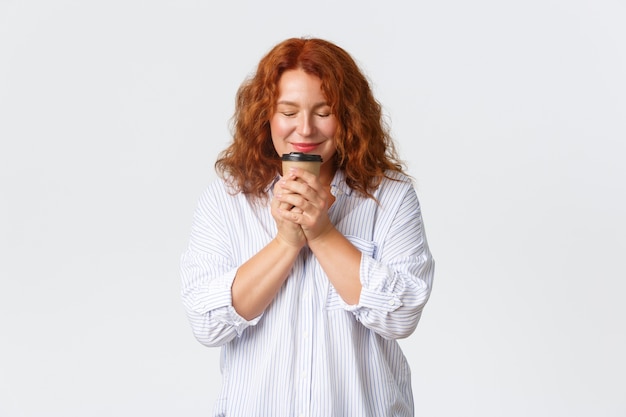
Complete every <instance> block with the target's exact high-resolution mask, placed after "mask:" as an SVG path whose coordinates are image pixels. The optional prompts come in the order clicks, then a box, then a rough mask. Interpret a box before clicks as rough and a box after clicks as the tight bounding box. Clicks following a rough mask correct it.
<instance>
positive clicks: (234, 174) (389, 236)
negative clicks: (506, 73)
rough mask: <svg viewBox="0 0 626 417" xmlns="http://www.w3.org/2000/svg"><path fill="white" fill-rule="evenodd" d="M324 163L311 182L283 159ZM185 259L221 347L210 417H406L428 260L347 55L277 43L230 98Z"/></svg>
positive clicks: (303, 42)
mask: <svg viewBox="0 0 626 417" xmlns="http://www.w3.org/2000/svg"><path fill="white" fill-rule="evenodd" d="M292 152H299V153H304V154H314V155H319V156H321V159H322V164H321V167H320V172H319V175H315V174H313V173H311V172H309V171H307V170H304V169H301V168H297V167H296V168H290V169H288V170H286V171H287V172H283V171H282V165H281V156H282V155H283V154H289V153H292ZM216 169H217V172H218V174H219V178H218V179H217V180H215V181H214V182H213V183H212V184H211V185H210V186H209V187H208V188H207V189H206V190H205V191H204V193H203V194H202V195H201V197H200V199H199V202H198V207H197V209H196V212H195V215H194V219H193V226H192V231H191V237H190V241H189V246H188V248H187V250H186V251H185V252H184V254H183V256H182V259H181V277H182V299H183V304H184V306H185V308H186V311H187V314H188V317H189V321H190V323H191V327H192V330H193V332H194V335H195V336H196V338H197V339H198V341H200V343H202V344H204V345H206V346H220V347H221V349H222V354H221V355H222V356H221V370H222V388H221V392H220V394H219V397H218V400H217V403H216V404H215V408H214V413H213V415H214V416H235V417H253V416H267V417H294V416H312V417H315V416H319V417H332V416H336V417H350V416H354V417H366V416H372V417H374V416H376V417H386V416H389V417H391V416H413V415H414V412H413V408H414V407H413V393H412V389H411V375H410V369H409V366H408V363H407V360H406V358H405V356H404V354H403V353H402V351H401V349H400V346H399V344H398V343H397V339H400V338H405V337H408V336H409V335H411V334H412V333H413V331H414V330H415V328H416V326H417V323H418V321H419V319H420V317H421V314H422V310H423V308H424V306H425V304H426V302H427V300H428V298H429V296H430V292H431V287H432V281H433V273H434V261H433V258H432V256H431V253H430V251H429V248H428V244H427V241H426V236H425V232H424V225H423V222H422V215H421V209H420V204H419V201H418V199H417V195H416V192H415V189H414V187H413V185H412V182H411V180H410V178H409V177H408V175H406V173H405V172H404V168H403V165H402V163H401V162H400V160H399V158H398V155H397V154H396V150H395V147H394V144H393V141H392V139H391V138H390V135H389V133H388V131H387V129H386V127H385V125H384V123H383V121H382V111H381V106H380V104H379V103H378V102H377V101H376V99H375V98H374V96H373V94H372V90H371V87H370V85H369V83H368V81H367V79H366V78H365V76H364V75H363V73H362V72H361V70H360V69H359V68H358V66H357V64H356V63H355V61H354V60H353V58H352V57H351V56H350V55H349V54H348V53H347V52H346V51H345V50H343V49H342V48H340V47H339V46H337V45H335V44H333V43H331V42H328V41H325V40H322V39H299V38H294V39H287V40H285V41H283V42H281V43H279V44H278V45H276V46H275V47H274V48H273V49H271V50H270V51H269V53H268V54H267V55H266V56H265V57H263V58H262V59H261V61H260V62H259V65H258V68H257V70H256V72H255V74H254V75H253V76H251V77H250V78H249V79H247V80H246V81H245V82H244V83H243V84H242V86H241V87H240V89H239V91H238V93H237V97H236V109H235V114H234V118H233V139H232V142H231V144H230V145H229V146H228V147H227V148H226V149H225V150H224V151H223V152H222V153H221V154H220V155H219V157H218V160H217V162H216Z"/></svg>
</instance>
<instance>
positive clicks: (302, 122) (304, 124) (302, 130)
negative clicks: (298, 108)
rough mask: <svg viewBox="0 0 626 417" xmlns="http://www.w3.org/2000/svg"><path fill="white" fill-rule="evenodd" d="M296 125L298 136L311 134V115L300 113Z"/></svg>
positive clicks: (312, 128)
mask: <svg viewBox="0 0 626 417" xmlns="http://www.w3.org/2000/svg"><path fill="white" fill-rule="evenodd" d="M298 119H299V120H298V126H297V129H296V132H297V133H298V134H299V135H300V136H304V137H306V136H311V135H312V134H313V132H314V130H315V126H314V125H313V118H312V117H311V115H308V114H305V113H302V114H301V115H300V117H299V118H298Z"/></svg>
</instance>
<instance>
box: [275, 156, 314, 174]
mask: <svg viewBox="0 0 626 417" xmlns="http://www.w3.org/2000/svg"><path fill="white" fill-rule="evenodd" d="M282 161H283V175H285V173H287V172H288V171H289V168H291V167H297V168H302V169H304V170H306V171H309V172H310V173H312V174H314V175H316V176H319V175H320V166H321V165H322V157H321V156H320V155H312V154H308V153H302V152H291V153H284V154H283V156H282Z"/></svg>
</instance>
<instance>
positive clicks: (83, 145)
mask: <svg viewBox="0 0 626 417" xmlns="http://www.w3.org/2000/svg"><path fill="white" fill-rule="evenodd" d="M625 21H626V6H625V4H624V3H623V2H622V1H620V0H614V1H611V0H586V1H581V0H573V1H571V0H570V1H566V0H541V1H539V0H527V1H495V0H478V1H474V2H464V1H460V0H444V1H436V2H435V1H419V2H416V3H415V2H413V3H412V2H408V1H399V0H398V1H394V0H391V1H386V2H382V1H378V2H373V1H357V0H349V1H343V2H341V1H327V0H320V1H317V2H310V3H294V2H287V1H280V0H268V1H264V2H255V1H251V0H250V1H232V2H209V1H194V0H177V1H164V0H157V1H150V2H148V1H139V0H124V1H121V0H110V1H77V0H75V1H69V0H57V1H53V2H52V1H43V0H19V1H18V0H0V139H1V142H0V174H1V177H0V187H1V188H0V214H1V217H0V416H2V417H18V416H19V417H22V416H24V417H31V416H62V417H71V416H77V417H78V416H80V417H83V416H116V417H117V416H144V415H146V416H147V415H150V416H154V417H160V416H183V415H184V416H208V415H210V411H211V409H212V406H213V401H214V399H215V397H216V395H217V391H218V389H219V384H220V374H219V350H218V349H209V348H205V347H203V346H201V345H200V344H198V343H197V342H196V341H195V340H194V339H193V336H192V334H191V330H190V328H189V326H188V324H187V321H186V318H185V315H184V312H183V309H182V305H181V302H180V297H179V275H178V262H179V256H180V253H181V252H182V251H183V250H184V247H185V245H186V243H187V238H188V233H189V230H190V226H191V218H192V213H193V210H194V208H195V204H196V199H197V198H198V196H199V195H200V193H201V191H202V190H203V189H204V187H205V186H206V185H207V184H208V183H209V182H210V181H211V180H212V179H213V178H215V173H214V171H213V163H214V161H215V158H216V156H217V153H218V152H219V151H220V150H221V149H222V148H223V147H224V146H225V144H226V143H227V142H228V140H229V125H228V123H229V118H230V117H231V114H232V111H233V107H234V106H233V103H234V95H235V92H236V90H237V88H238V86H239V84H240V83H241V82H242V81H243V79H244V78H245V77H246V76H247V75H248V74H249V73H251V72H252V71H254V68H255V65H256V63H257V62H258V60H259V59H260V58H261V56H262V55H264V54H265V53H266V52H267V51H268V50H269V49H270V48H271V47H272V46H273V45H274V44H275V43H277V42H279V41H281V40H283V39H285V38H287V37H293V36H317V37H323V38H326V39H328V40H331V41H334V42H336V43H338V44H339V45H340V46H342V47H344V48H345V49H346V50H348V51H349V52H350V53H351V54H352V55H353V56H354V57H355V59H356V60H357V61H358V62H359V63H360V64H361V66H362V68H363V70H364V71H365V72H366V74H367V75H368V77H369V78H370V79H371V80H372V85H373V87H374V89H375V92H376V95H377V97H378V99H379V101H380V102H381V103H382V105H383V107H384V110H385V114H386V115H387V117H388V119H389V121H390V124H391V127H392V132H393V135H394V137H395V138H396V140H397V141H398V144H399V148H400V151H401V154H402V156H403V158H404V159H405V160H406V162H407V165H408V167H409V171H410V173H411V174H412V175H413V176H414V177H415V179H416V186H417V189H418V194H419V196H420V200H421V202H422V206H423V214H424V219H425V223H426V228H427V233H428V238H429V241H430V245H431V249H432V251H433V253H434V255H435V257H436V260H437V271H436V276H435V286H434V290H433V294H432V298H431V300H430V303H429V305H428V306H427V308H426V310H425V312H424V315H423V317H422V321H421V323H420V325H419V326H418V328H417V330H416V332H415V333H414V334H413V335H412V336H411V337H410V338H408V339H406V340H403V341H402V342H401V343H402V345H403V347H404V349H405V352H406V355H407V357H408V359H409V361H410V363H411V366H412V370H413V384H414V391H415V402H416V414H417V415H418V416H423V417H450V416H481V417H492V416H493V417H496V416H497V417H500V416H528V415H533V416H569V417H582V416H607V417H624V416H626V377H625V375H626V359H625V353H624V352H626V330H625V329H626V303H624V294H625V292H626V284H625V283H624V281H625V279H626V267H625V266H624V261H623V259H624V256H623V254H624V252H626V244H625V243H624V242H625V239H624V236H625V235H626V221H625V214H626V188H625V186H624V181H625V180H626V170H625V168H624V163H623V159H624V157H625V156H626V48H624V39H626V25H624V22H625Z"/></svg>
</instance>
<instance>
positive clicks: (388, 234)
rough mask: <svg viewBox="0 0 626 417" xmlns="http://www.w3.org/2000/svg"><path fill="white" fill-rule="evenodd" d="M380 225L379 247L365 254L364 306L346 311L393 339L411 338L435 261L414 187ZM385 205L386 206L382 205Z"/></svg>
mask: <svg viewBox="0 0 626 417" xmlns="http://www.w3.org/2000/svg"><path fill="white" fill-rule="evenodd" d="M399 201H400V202H399V204H397V205H396V210H394V211H393V214H391V213H389V214H390V215H391V217H390V219H389V221H381V222H380V223H379V225H378V226H377V227H380V228H382V230H377V231H376V232H375V235H377V238H376V241H377V243H376V246H377V247H376V248H375V249H374V250H373V251H370V252H369V253H368V252H364V251H362V256H361V264H360V277H361V284H362V286H363V288H362V290H361V297H360V300H359V304H358V305H356V306H346V309H348V310H352V311H353V313H354V314H355V316H356V318H357V319H358V320H359V321H360V322H361V323H362V324H363V325H364V326H366V327H368V328H370V329H372V330H373V331H375V332H376V333H378V334H380V335H381V336H383V337H385V338H388V339H399V338H404V337H408V336H409V335H410V334H411V333H413V331H414V330H415V328H416V326H417V323H418V321H419V319H420V317H421V314H422V310H423V308H424V306H425V305H426V302H427V301H428V298H429V296H430V291H431V287H432V282H433V275H434V260H433V257H432V255H431V253H430V250H429V248H428V243H427V241H426V235H425V232H424V225H423V222H422V215H421V209H420V204H419V201H418V199H417V195H416V193H415V190H414V189H413V187H407V188H406V192H405V193H404V195H403V196H402V197H401V199H400V200H399ZM383 204H384V202H383Z"/></svg>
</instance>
